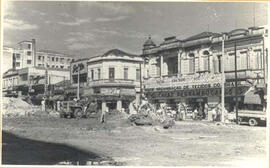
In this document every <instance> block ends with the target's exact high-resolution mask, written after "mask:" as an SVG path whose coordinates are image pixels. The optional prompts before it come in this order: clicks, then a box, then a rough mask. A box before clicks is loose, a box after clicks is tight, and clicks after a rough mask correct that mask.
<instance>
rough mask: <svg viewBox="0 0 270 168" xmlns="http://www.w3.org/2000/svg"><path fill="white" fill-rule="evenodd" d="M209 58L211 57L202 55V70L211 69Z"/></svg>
mask: <svg viewBox="0 0 270 168" xmlns="http://www.w3.org/2000/svg"><path fill="white" fill-rule="evenodd" d="M208 58H209V57H202V63H203V66H202V71H208V70H209V65H208V64H209V63H208Z"/></svg>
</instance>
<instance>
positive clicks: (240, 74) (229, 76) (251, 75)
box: [225, 69, 264, 81]
mask: <svg viewBox="0 0 270 168" xmlns="http://www.w3.org/2000/svg"><path fill="white" fill-rule="evenodd" d="M225 76H226V80H229V81H233V80H234V79H235V71H225ZM263 76H264V74H263V69H243V70H238V71H237V78H238V79H239V80H245V79H263Z"/></svg>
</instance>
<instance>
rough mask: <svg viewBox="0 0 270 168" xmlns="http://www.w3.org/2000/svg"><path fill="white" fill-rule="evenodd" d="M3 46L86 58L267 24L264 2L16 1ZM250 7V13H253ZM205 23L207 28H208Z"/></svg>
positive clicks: (8, 14)
mask: <svg viewBox="0 0 270 168" xmlns="http://www.w3.org/2000/svg"><path fill="white" fill-rule="evenodd" d="M6 5H7V7H6V10H5V14H4V45H7V46H11V47H12V46H14V45H15V44H16V43H18V42H19V41H22V40H31V39H32V38H35V39H36V40H37V47H38V49H51V50H55V51H59V52H64V53H67V54H75V55H76V56H77V57H91V56H95V55H99V54H103V53H104V52H106V51H107V50H110V49H113V48H118V49H122V50H124V51H126V52H130V53H133V54H141V52H142V45H143V43H144V41H145V40H146V39H147V37H148V35H151V36H152V38H153V40H154V41H155V42H156V43H157V44H159V43H161V42H162V40H163V39H164V38H165V37H168V36H176V37H177V38H178V39H183V38H186V37H188V36H192V35H195V34H198V33H201V32H203V31H208V29H209V31H212V32H228V31H230V30H233V29H236V28H248V27H251V26H253V15H254V13H255V23H256V26H260V25H266V24H267V20H268V19H267V3H228V2H227V3H213V2H212V3H205V2H189V3H188V2H177V3H153V2H151V3H150V2H125V3H119V2H104V3H102V2H20V1H17V2H16V1H13V2H9V3H7V4H6ZM254 9H255V12H253V11H254ZM208 25H209V26H208Z"/></svg>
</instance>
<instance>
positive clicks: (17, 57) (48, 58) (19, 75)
mask: <svg viewBox="0 0 270 168" xmlns="http://www.w3.org/2000/svg"><path fill="white" fill-rule="evenodd" d="M3 54H4V59H3V61H4V62H5V66H4V68H3V73H4V74H3V91H4V93H12V95H18V93H21V91H23V92H22V94H28V92H27V91H29V90H30V89H29V88H31V87H32V88H35V87H37V86H38V87H39V88H40V87H42V89H43V90H44V89H45V88H44V87H45V85H44V82H45V81H46V82H47V83H46V84H48V85H49V84H54V83H55V82H60V81H62V80H69V78H70V75H69V69H70V63H71V62H72V61H74V60H75V59H74V58H72V56H71V55H67V54H62V53H58V52H55V51H50V50H39V51H36V40H35V39H32V40H31V41H21V42H19V43H18V44H17V45H16V47H15V48H8V47H4V52H3ZM45 72H46V73H47V74H45ZM46 75H49V77H46ZM45 78H46V79H47V78H48V79H51V80H39V79H45ZM37 79H38V80H37ZM33 81H38V82H34V83H33ZM42 81H43V82H42ZM40 82H41V83H40ZM35 85H36V86H35ZM22 88H23V89H22ZM36 90H37V89H36ZM36 93H40V92H36ZM19 95H20V94H19Z"/></svg>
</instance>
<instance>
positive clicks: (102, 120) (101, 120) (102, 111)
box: [100, 110, 106, 123]
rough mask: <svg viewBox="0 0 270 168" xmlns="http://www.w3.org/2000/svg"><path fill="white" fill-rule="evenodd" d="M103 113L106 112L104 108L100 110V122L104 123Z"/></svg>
mask: <svg viewBox="0 0 270 168" xmlns="http://www.w3.org/2000/svg"><path fill="white" fill-rule="evenodd" d="M105 114H106V110H101V118H100V123H104V122H105Z"/></svg>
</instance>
